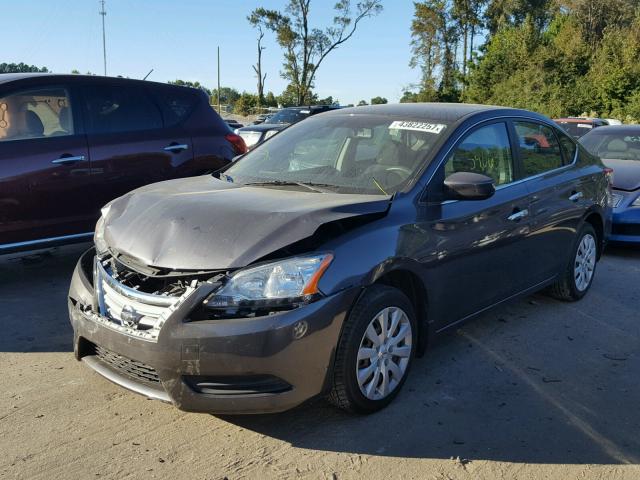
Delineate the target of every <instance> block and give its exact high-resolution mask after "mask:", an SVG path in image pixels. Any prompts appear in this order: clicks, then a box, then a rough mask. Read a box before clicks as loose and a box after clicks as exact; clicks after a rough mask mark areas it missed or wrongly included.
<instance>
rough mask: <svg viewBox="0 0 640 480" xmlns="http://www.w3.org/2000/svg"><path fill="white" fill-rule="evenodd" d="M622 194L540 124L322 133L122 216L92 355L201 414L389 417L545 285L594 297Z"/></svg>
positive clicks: (115, 205) (434, 122) (136, 387)
mask: <svg viewBox="0 0 640 480" xmlns="http://www.w3.org/2000/svg"><path fill="white" fill-rule="evenodd" d="M609 182H610V171H609V169H608V168H606V167H605V166H604V165H603V164H602V162H601V161H600V159H599V158H598V157H596V156H594V155H592V154H590V153H589V152H588V151H587V150H585V149H584V148H583V147H582V146H580V145H579V144H577V143H576V142H575V140H574V139H573V138H571V137H570V136H569V135H567V134H566V133H565V132H564V131H563V130H562V129H560V128H559V127H558V126H557V125H556V124H555V123H553V122H552V121H551V120H549V119H547V118H545V117H543V116H541V115H538V114H535V113H532V112H528V111H524V110H516V109H506V108H499V107H483V106H478V105H464V104H458V105H454V104H401V105H377V106H367V107H358V108H357V109H356V108H353V109H344V110H335V111H332V112H328V113H324V114H322V115H317V116H313V117H311V118H309V119H308V120H305V121H304V122H298V123H296V124H294V125H292V126H290V127H288V128H286V129H285V130H284V131H282V132H281V133H278V134H277V135H276V136H274V137H273V138H271V139H270V140H269V141H267V142H264V143H263V144H261V145H258V146H256V147H255V148H254V149H252V150H251V151H249V152H248V153H247V154H245V155H244V156H243V157H242V158H240V159H239V160H238V161H236V162H234V163H232V164H230V165H228V166H227V167H226V168H224V169H222V170H221V171H220V172H218V173H217V174H216V175H209V176H199V177H196V178H187V179H179V180H172V181H169V182H162V183H157V184H153V185H149V186H146V187H142V188H139V189H137V190H136V191H133V192H131V193H128V194H126V195H124V196H121V197H119V198H118V199H116V200H114V201H112V202H110V203H109V204H107V206H106V207H105V208H104V209H103V215H102V217H101V219H100V221H99V222H98V225H97V227H96V233H95V250H90V251H88V252H86V253H85V254H84V255H83V256H82V258H81V259H80V260H79V262H78V265H77V267H76V269H75V272H74V274H73V279H72V283H71V287H70V291H69V299H68V306H69V314H70V319H71V323H72V325H73V330H74V352H75V355H76V357H77V358H78V359H79V360H82V361H83V362H85V363H86V364H87V365H88V366H90V367H91V368H93V369H94V370H95V371H97V372H98V373H99V374H101V375H103V376H105V377H106V378H108V379H110V380H111V381H113V382H115V383H117V384H119V385H122V386H123V387H125V388H128V389H130V390H133V391H135V392H138V393H141V394H143V395H145V396H147V397H150V398H155V399H160V400H163V401H166V402H172V403H173V404H174V405H176V406H177V407H179V408H181V409H184V410H189V411H202V412H216V413H248V412H252V413H256V412H276V411H282V410H285V409H288V408H292V407H294V406H296V405H298V404H300V403H301V402H303V401H305V400H307V399H309V398H311V397H315V396H318V395H328V396H329V398H330V399H331V401H332V402H333V403H334V404H336V405H337V406H339V407H340V408H344V409H346V410H349V411H354V412H362V413H369V412H373V411H376V410H379V409H381V408H383V407H385V406H386V405H388V404H389V403H390V402H391V401H392V400H393V398H394V397H395V396H396V395H397V394H398V392H399V391H400V389H401V387H402V385H403V383H404V382H405V380H406V378H407V376H408V374H409V371H410V368H411V364H412V362H413V361H414V359H415V357H416V356H419V355H421V354H422V352H423V351H424V349H425V346H426V344H427V341H428V340H429V341H430V340H433V339H434V337H436V335H437V334H439V333H440V332H443V331H445V330H448V329H450V328H455V327H456V326H457V325H460V324H461V323H462V322H464V321H467V320H468V319H470V318H472V317H474V316H475V315H477V314H479V313H480V312H484V311H485V310H487V309H488V308H490V307H492V306H494V305H498V304H500V303H502V302H504V301H506V300H509V299H512V298H515V297H518V296H521V295H526V294H529V293H531V292H534V291H537V290H540V289H542V288H549V289H550V292H551V293H552V294H553V295H554V296H556V297H558V298H560V299H563V300H566V301H573V300H579V299H580V298H582V297H583V296H584V295H585V294H586V293H587V291H588V290H589V288H590V286H591V284H592V282H593V278H594V274H595V271H596V263H597V260H598V259H599V257H600V255H601V253H602V250H603V247H604V244H605V238H606V236H607V234H608V232H609V229H610V218H611V206H610V201H611V198H610V197H611V189H610V183H609Z"/></svg>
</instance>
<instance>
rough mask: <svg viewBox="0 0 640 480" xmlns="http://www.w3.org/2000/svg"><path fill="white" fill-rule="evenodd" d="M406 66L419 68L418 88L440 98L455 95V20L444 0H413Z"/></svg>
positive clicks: (457, 94) (456, 96)
mask: <svg viewBox="0 0 640 480" xmlns="http://www.w3.org/2000/svg"><path fill="white" fill-rule="evenodd" d="M414 7H415V14H414V19H413V21H412V22H411V37H412V42H411V45H412V53H413V55H412V57H411V62H410V64H409V65H410V66H412V67H420V69H421V70H422V84H421V85H420V87H421V91H425V92H431V93H430V94H429V96H435V97H436V98H437V99H439V100H443V101H457V100H458V97H459V88H458V77H459V75H458V72H457V63H456V50H457V39H458V23H457V22H456V21H455V20H454V17H453V13H452V7H451V5H450V4H449V3H448V1H447V0H425V1H422V2H415V3H414Z"/></svg>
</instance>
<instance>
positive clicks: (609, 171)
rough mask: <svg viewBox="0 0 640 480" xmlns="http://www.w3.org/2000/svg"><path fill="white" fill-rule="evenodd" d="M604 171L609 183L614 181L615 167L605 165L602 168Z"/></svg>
mask: <svg viewBox="0 0 640 480" xmlns="http://www.w3.org/2000/svg"><path fill="white" fill-rule="evenodd" d="M602 171H603V172H604V176H605V177H606V178H607V180H608V181H609V183H611V182H613V168H609V167H605V168H603V169H602Z"/></svg>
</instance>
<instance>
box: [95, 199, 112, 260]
mask: <svg viewBox="0 0 640 480" xmlns="http://www.w3.org/2000/svg"><path fill="white" fill-rule="evenodd" d="M110 209H111V204H107V205H105V206H104V207H102V210H100V213H101V215H100V218H99V219H98V223H96V229H95V232H94V233H93V244H94V245H95V247H96V253H97V254H98V256H100V255H102V254H103V253H106V251H107V249H108V248H109V247H108V245H107V242H106V241H105V239H104V225H105V220H104V219H105V218H107V215H109V210H110Z"/></svg>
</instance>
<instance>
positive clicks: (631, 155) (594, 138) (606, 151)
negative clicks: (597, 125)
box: [580, 129, 640, 160]
mask: <svg viewBox="0 0 640 480" xmlns="http://www.w3.org/2000/svg"><path fill="white" fill-rule="evenodd" d="M580 143H582V145H584V147H585V148H586V149H587V150H588V151H589V153H591V154H592V155H597V156H598V157H600V158H604V159H609V160H640V129H639V130H638V132H632V133H630V132H619V133H609V134H599V135H598V134H596V132H594V133H593V134H591V135H587V136H585V137H583V138H582V140H581V141H580Z"/></svg>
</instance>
